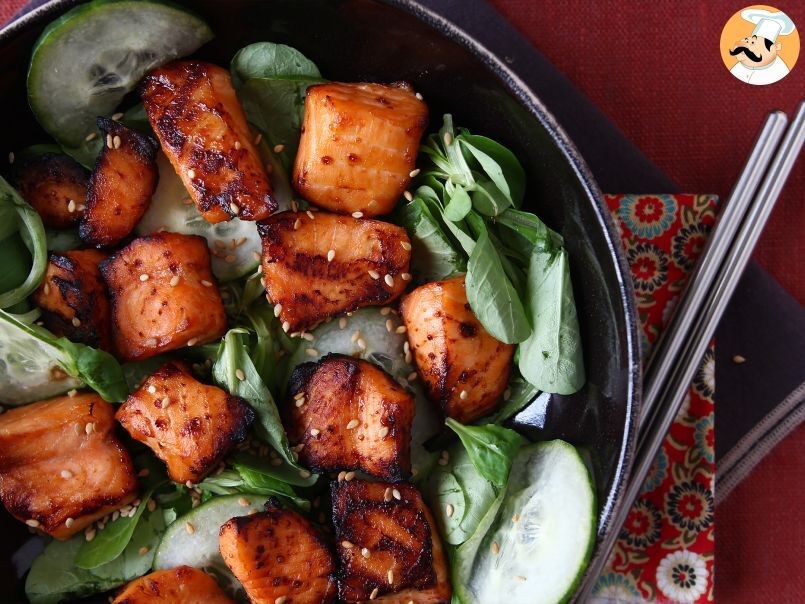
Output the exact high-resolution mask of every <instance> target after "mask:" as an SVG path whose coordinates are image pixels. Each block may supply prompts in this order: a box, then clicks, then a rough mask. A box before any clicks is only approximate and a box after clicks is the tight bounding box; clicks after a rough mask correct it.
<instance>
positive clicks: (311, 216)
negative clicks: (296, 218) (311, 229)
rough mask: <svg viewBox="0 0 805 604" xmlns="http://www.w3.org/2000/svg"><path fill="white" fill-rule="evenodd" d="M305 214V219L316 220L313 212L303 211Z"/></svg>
mask: <svg viewBox="0 0 805 604" xmlns="http://www.w3.org/2000/svg"><path fill="white" fill-rule="evenodd" d="M305 214H307V217H308V218H310V219H311V220H315V219H316V216H314V214H313V212H311V211H310V210H305Z"/></svg>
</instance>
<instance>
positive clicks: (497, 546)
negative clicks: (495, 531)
mask: <svg viewBox="0 0 805 604" xmlns="http://www.w3.org/2000/svg"><path fill="white" fill-rule="evenodd" d="M491 549H492V553H493V554H495V555H496V556H497V555H498V554H499V553H500V544H499V543H498V542H497V541H493V542H492V547H491Z"/></svg>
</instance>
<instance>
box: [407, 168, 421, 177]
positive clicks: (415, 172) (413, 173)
mask: <svg viewBox="0 0 805 604" xmlns="http://www.w3.org/2000/svg"><path fill="white" fill-rule="evenodd" d="M408 176H410V177H411V178H416V177H417V176H419V168H417V169H416V170H411V171H410V172H409V173H408Z"/></svg>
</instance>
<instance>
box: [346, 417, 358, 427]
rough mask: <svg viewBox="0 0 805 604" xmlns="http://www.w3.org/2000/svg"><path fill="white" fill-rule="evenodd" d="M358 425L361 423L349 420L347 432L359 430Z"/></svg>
mask: <svg viewBox="0 0 805 604" xmlns="http://www.w3.org/2000/svg"><path fill="white" fill-rule="evenodd" d="M358 424H360V422H359V421H358V420H357V419H351V420H349V423H348V424H347V430H352V429H353V428H357V427H358Z"/></svg>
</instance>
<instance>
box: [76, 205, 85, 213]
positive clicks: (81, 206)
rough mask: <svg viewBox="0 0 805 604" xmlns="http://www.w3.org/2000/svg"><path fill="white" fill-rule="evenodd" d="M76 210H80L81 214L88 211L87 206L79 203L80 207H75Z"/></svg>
mask: <svg viewBox="0 0 805 604" xmlns="http://www.w3.org/2000/svg"><path fill="white" fill-rule="evenodd" d="M75 209H76V210H78V211H79V212H83V211H84V210H86V209H87V206H85V205H84V204H83V203H79V204H78V205H77V206H76V207H75Z"/></svg>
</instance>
